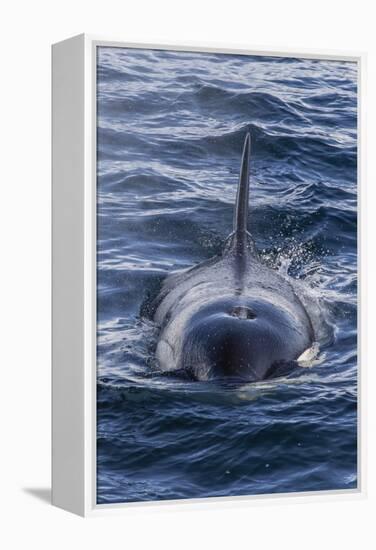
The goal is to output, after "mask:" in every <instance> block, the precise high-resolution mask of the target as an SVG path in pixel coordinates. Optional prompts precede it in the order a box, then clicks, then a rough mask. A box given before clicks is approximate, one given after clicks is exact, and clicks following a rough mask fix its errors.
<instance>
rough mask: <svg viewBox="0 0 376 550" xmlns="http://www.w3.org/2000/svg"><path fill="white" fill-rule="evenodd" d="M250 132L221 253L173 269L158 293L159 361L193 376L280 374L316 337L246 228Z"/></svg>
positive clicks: (165, 367) (290, 291)
mask: <svg viewBox="0 0 376 550" xmlns="http://www.w3.org/2000/svg"><path fill="white" fill-rule="evenodd" d="M249 162H250V135H249V134H247V136H246V138H245V142H244V149H243V156H242V164H241V172H240V179H239V186H238V192H237V200H236V206H235V216H234V231H233V233H231V235H230V236H229V237H228V238H227V240H226V242H225V245H224V248H223V251H222V254H220V255H219V256H216V257H214V258H211V259H210V260H207V261H205V262H203V263H201V264H199V265H197V266H194V267H192V268H190V269H188V270H186V271H183V272H180V273H177V274H173V275H170V276H169V277H168V278H167V279H166V281H165V282H164V284H163V287H162V290H161V292H160V294H159V296H158V298H157V300H156V309H155V314H154V321H155V322H156V324H157V325H158V326H159V327H160V334H159V340H158V344H157V348H156V359H157V362H158V365H159V368H160V369H161V370H162V371H165V372H167V371H168V372H174V371H180V370H181V369H183V370H184V371H185V372H187V373H188V374H189V375H191V376H192V377H193V378H194V379H196V380H212V379H222V378H225V379H232V378H234V379H237V380H241V381H248V382H256V381H259V380H264V379H266V378H272V377H276V376H280V375H281V374H285V373H286V372H289V371H290V370H291V368H293V367H294V366H296V360H297V359H298V358H299V357H300V356H301V355H302V354H303V352H305V351H306V350H307V349H308V348H310V347H311V346H312V344H313V342H314V332H313V328H312V324H311V321H310V318H309V316H308V313H307V311H306V310H305V308H304V306H303V304H302V302H301V301H300V299H299V298H298V296H297V295H296V293H295V292H294V289H293V287H292V285H291V284H290V283H289V282H288V281H287V280H286V279H285V278H283V277H282V276H281V275H279V274H278V273H277V272H276V271H274V270H272V269H270V268H269V267H267V266H265V265H264V264H263V263H262V262H261V261H260V258H259V255H258V252H257V250H256V246H255V244H254V242H253V239H252V237H251V235H250V234H249V233H248V231H247V218H248V197H249Z"/></svg>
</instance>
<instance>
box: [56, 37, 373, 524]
mask: <svg viewBox="0 0 376 550" xmlns="http://www.w3.org/2000/svg"><path fill="white" fill-rule="evenodd" d="M52 51H53V54H52V61H53V64H52V75H53V76H52V91H53V109H52V121H53V124H52V138H53V142H52V167H53V168H52V179H53V381H52V394H53V403H52V409H53V419H52V420H53V426H52V466H53V469H52V470H53V473H52V490H53V493H52V494H53V503H54V504H55V505H57V506H59V507H62V508H64V509H67V510H69V511H72V512H75V513H78V514H81V515H90V514H98V513H104V512H106V513H107V512H108V511H111V510H114V509H117V508H119V507H123V506H140V505H146V504H148V505H156V504H161V503H165V504H166V503H167V504H168V505H170V506H176V505H180V504H184V505H185V506H188V505H196V506H197V505H205V506H206V505H213V503H215V504H216V505H220V504H219V503H221V502H222V501H226V502H227V501H228V500H231V501H234V502H237V503H239V502H241V503H249V502H252V501H253V502H257V499H259V498H261V497H269V498H271V497H273V498H274V499H276V498H279V499H281V500H283V499H285V497H287V496H288V497H289V498H318V497H320V496H321V497H325V498H340V497H341V498H343V497H344V496H346V497H349V496H350V495H351V496H352V498H354V497H359V496H361V495H362V494H364V475H365V471H364V422H363V411H364V407H365V404H364V395H363V392H362V387H363V385H364V368H363V361H360V354H361V339H362V332H361V330H360V327H361V315H362V308H361V307H360V305H361V300H360V296H361V294H360V288H361V287H360V279H361V271H360V263H361V257H360V250H361V240H360V227H361V223H362V216H360V209H361V200H363V198H362V197H363V194H362V193H361V192H360V191H361V186H360V181H361V172H362V166H363V163H362V161H361V159H362V149H361V147H360V145H361V134H362V128H363V125H362V123H361V119H362V110H361V95H362V89H363V87H362V84H361V83H362V78H363V69H364V58H363V56H362V55H359V54H351V55H349V54H346V55H343V54H341V53H339V54H338V53H328V52H324V53H322V52H321V53H320V52H319V53H318V52H288V51H281V52H276V51H267V50H263V51H256V50H252V49H250V48H247V49H239V48H238V49H236V48H229V47H223V46H218V47H217V46H216V47H213V46H210V47H208V46H204V45H200V46H188V45H145V44H144V45H142V44H127V43H122V42H113V41H106V40H102V39H101V40H99V39H96V38H93V37H89V36H87V35H80V36H77V37H74V38H71V39H68V40H66V41H63V42H60V43H58V44H55V45H54V46H53V50H52Z"/></svg>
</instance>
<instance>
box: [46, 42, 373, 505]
mask: <svg viewBox="0 0 376 550" xmlns="http://www.w3.org/2000/svg"><path fill="white" fill-rule="evenodd" d="M99 46H117V47H127V48H143V49H145V48H148V49H159V50H160V49H167V50H168V49H173V50H180V51H193V52H217V53H236V54H244V55H250V54H251V55H269V56H272V55H274V56H283V57H306V58H314V59H332V60H347V61H353V62H356V63H357V64H358V79H359V80H358V84H359V86H358V198H359V203H358V212H359V218H358V220H359V221H358V280H359V294H358V296H359V302H358V312H359V315H358V352H359V355H358V357H359V359H358V372H359V387H358V487H357V488H356V489H347V490H343V491H328V492H323V491H318V492H317V493H316V492H315V493H311V492H310V493H289V494H286V495H283V494H278V495H277V496H276V495H262V496H260V495H258V496H251V495H250V496H246V497H244V496H239V497H220V498H209V499H207V498H203V499H193V500H181V501H167V502H166V501H163V502H161V501H155V502H148V503H144V502H142V503H141V502H140V503H124V504H101V505H98V504H97V503H96V50H97V48H98V47H99ZM364 72H365V54H363V53H351V54H349V53H346V54H344V53H342V52H325V51H324V52H319V51H313V52H312V51H288V50H285V49H284V50H283V51H274V50H267V49H265V48H262V49H258V48H251V47H246V48H244V49H242V48H232V47H231V46H228V45H215V44H214V45H213V44H211V45H205V44H200V45H197V44H196V45H189V44H164V45H162V44H132V43H126V42H122V41H114V40H106V39H102V38H97V37H93V36H88V35H84V34H81V35H79V36H76V37H73V38H70V39H68V40H65V41H63V42H59V43H57V44H54V45H53V47H52V100H53V104H52V189H53V193H52V209H53V226H52V232H53V254H52V273H53V284H52V297H53V311H52V325H53V328H52V342H53V345H52V348H53V351H52V502H53V504H54V505H56V506H58V507H61V508H63V509H65V510H68V511H70V512H73V513H76V514H79V515H81V516H90V515H98V514H103V513H106V514H107V513H113V512H114V511H119V510H120V509H126V508H130V507H142V506H164V507H165V506H169V507H172V508H175V507H177V506H178V507H182V506H183V507H192V506H194V507H197V506H203V507H208V506H219V505H228V503H229V502H231V504H232V505H234V504H236V505H241V506H244V505H247V506H249V505H250V504H252V505H254V504H259V503H260V501H261V500H262V501H263V502H264V503H267V502H268V500H269V499H273V501H274V502H276V501H277V502H284V501H286V500H287V499H288V501H290V502H291V500H297V499H298V500H302V499H304V500H308V499H309V500H311V499H318V498H322V499H324V498H325V499H339V498H363V497H364V496H365V494H366V450H365V445H366V431H365V430H366V428H365V424H366V422H365V415H366V401H365V391H364V388H365V384H366V382H365V379H366V369H365V362H364V353H363V350H364V346H365V342H364V331H363V330H362V323H363V320H364V318H365V300H364V288H365V273H364V270H363V269H362V267H361V266H362V250H363V249H364V227H365V221H364V211H365V209H364V207H363V205H364V202H365V196H364V166H365V163H364V147H363V140H364V128H365V121H364V114H363V102H364Z"/></svg>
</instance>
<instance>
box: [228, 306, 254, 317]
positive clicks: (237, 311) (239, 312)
mask: <svg viewBox="0 0 376 550" xmlns="http://www.w3.org/2000/svg"><path fill="white" fill-rule="evenodd" d="M230 315H231V317H237V318H238V319H256V313H255V312H254V311H253V310H252V309H251V308H250V307H246V306H235V307H234V308H232V310H231V311H230Z"/></svg>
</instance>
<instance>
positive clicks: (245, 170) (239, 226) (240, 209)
mask: <svg viewBox="0 0 376 550" xmlns="http://www.w3.org/2000/svg"><path fill="white" fill-rule="evenodd" d="M250 158H251V134H250V133H249V132H247V135H246V136H245V140H244V146H243V155H242V162H241V166H240V176H239V184H238V191H237V195H236V203H235V212H234V233H235V235H236V236H237V237H238V238H239V237H240V238H241V237H244V235H245V234H246V233H247V227H248V208H249V204H248V203H249V163H250Z"/></svg>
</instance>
